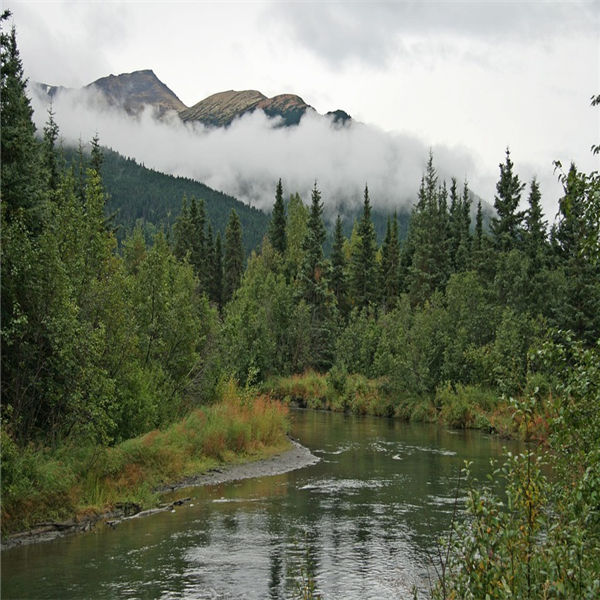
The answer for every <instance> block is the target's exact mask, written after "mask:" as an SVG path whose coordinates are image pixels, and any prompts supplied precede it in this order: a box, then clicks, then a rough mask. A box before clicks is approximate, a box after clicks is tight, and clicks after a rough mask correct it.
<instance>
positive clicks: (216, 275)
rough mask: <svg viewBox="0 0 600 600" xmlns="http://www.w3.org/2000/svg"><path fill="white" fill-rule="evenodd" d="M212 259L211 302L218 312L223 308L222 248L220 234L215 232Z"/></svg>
mask: <svg viewBox="0 0 600 600" xmlns="http://www.w3.org/2000/svg"><path fill="white" fill-rule="evenodd" d="M213 256H214V259H213V261H214V262H213V269H212V270H213V277H212V288H211V290H212V291H211V300H212V301H213V302H214V303H215V304H216V305H217V307H218V308H219V310H221V309H222V308H223V246H222V243H221V232H220V231H218V232H217V239H216V240H215V251H214V255H213Z"/></svg>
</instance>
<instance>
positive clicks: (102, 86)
mask: <svg viewBox="0 0 600 600" xmlns="http://www.w3.org/2000/svg"><path fill="white" fill-rule="evenodd" d="M86 88H87V89H94V90H98V91H100V92H101V93H102V95H103V96H104V97H105V98H106V100H107V101H108V103H109V104H112V105H117V106H122V107H123V108H124V109H125V110H126V111H127V112H128V113H129V114H137V113H139V112H140V111H141V110H142V109H143V107H144V106H146V105H148V104H149V105H151V106H154V107H156V108H157V109H158V112H159V115H163V114H164V113H165V112H167V111H169V110H174V111H175V112H180V111H182V110H185V108H186V106H185V104H184V103H183V102H182V101H181V100H180V99H179V98H178V97H177V96H176V95H175V93H174V92H173V91H172V90H170V89H169V88H168V87H167V86H166V85H165V84H164V83H163V82H162V81H161V80H160V79H159V78H158V77H157V76H156V74H155V73H154V71H153V70H152V69H143V70H140V71H133V72H132V73H121V74H120V75H112V74H111V75H108V76H107V77H101V78H100V79H97V80H96V81H94V82H92V83H90V84H89V85H87V86H86Z"/></svg>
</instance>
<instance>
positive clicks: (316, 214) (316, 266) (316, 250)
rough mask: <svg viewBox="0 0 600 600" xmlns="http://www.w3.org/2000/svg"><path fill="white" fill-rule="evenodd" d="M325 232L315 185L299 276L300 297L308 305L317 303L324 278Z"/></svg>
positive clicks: (319, 196) (321, 209) (318, 195)
mask: <svg viewBox="0 0 600 600" xmlns="http://www.w3.org/2000/svg"><path fill="white" fill-rule="evenodd" d="M326 236H327V232H326V231H325V225H324V224H323V203H322V202H321V192H319V190H318V188H317V183H316V182H315V185H314V187H313V191H312V199H311V205H310V213H309V215H308V222H307V227H306V235H305V236H304V242H303V243H302V249H303V250H304V261H303V264H302V270H301V274H300V281H299V283H300V288H301V289H302V297H303V298H304V299H305V300H306V301H307V302H308V303H310V304H315V303H317V302H318V298H317V296H318V293H319V291H318V290H319V288H320V283H321V280H322V278H323V276H324V261H323V243H324V242H325V238H326Z"/></svg>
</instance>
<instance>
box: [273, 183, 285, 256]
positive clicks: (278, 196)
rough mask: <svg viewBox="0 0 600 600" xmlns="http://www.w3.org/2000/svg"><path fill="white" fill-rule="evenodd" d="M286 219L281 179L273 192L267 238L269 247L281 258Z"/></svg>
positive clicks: (283, 249)
mask: <svg viewBox="0 0 600 600" xmlns="http://www.w3.org/2000/svg"><path fill="white" fill-rule="evenodd" d="M285 228H286V218H285V207H284V205H283V187H282V185H281V179H280V180H279V182H278V183H277V189H276V191H275V204H274V205H273V214H272V215H271V222H270V223H269V238H270V240H271V245H272V246H273V248H275V250H277V252H279V253H280V254H281V255H282V256H283V255H284V254H285V249H286V245H287V244H286V236H285Z"/></svg>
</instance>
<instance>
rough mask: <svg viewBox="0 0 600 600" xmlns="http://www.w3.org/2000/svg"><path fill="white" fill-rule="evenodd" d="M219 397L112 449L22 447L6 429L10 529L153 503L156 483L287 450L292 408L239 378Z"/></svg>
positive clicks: (6, 527)
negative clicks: (130, 504) (117, 506)
mask: <svg viewBox="0 0 600 600" xmlns="http://www.w3.org/2000/svg"><path fill="white" fill-rule="evenodd" d="M218 396H219V397H218V401H217V402H216V403H215V404H213V405H211V406H208V407H202V408H199V409H196V410H195V411H193V412H192V413H191V414H189V415H188V416H187V417H186V418H185V419H182V420H181V421H179V422H177V423H174V424H172V425H171V426H170V427H168V428H165V429H164V430H162V431H158V430H153V431H150V432H149V433H147V434H145V435H143V436H141V437H137V438H133V439H129V440H127V441H125V442H123V443H121V444H118V445H116V446H114V447H112V448H105V447H98V446H92V445H78V446H71V445H63V446H60V447H58V448H57V449H55V450H53V451H50V450H47V449H40V450H35V449H33V448H32V447H31V446H28V447H25V448H19V447H18V446H17V445H16V444H15V442H14V441H13V440H12V438H11V437H10V436H8V435H7V434H6V432H5V431H4V432H2V433H1V435H2V438H1V442H2V465H1V466H2V530H3V534H4V533H7V532H12V531H15V530H18V529H20V528H24V527H28V526H33V525H35V524H36V523H39V522H43V521H48V520H51V519H52V520H64V519H67V518H69V517H73V515H74V514H75V513H78V512H82V513H89V512H90V511H101V510H105V509H107V508H109V507H111V505H112V506H114V504H115V502H117V501H121V502H122V501H124V500H126V501H132V502H136V503H139V504H141V505H145V506H148V505H152V504H155V502H156V499H157V498H156V495H155V494H154V493H153V492H152V489H153V488H155V487H157V486H158V485H161V484H163V485H164V484H166V483H169V482H173V481H174V480H177V479H181V478H182V477H184V476H186V475H191V474H197V473H199V472H202V471H204V470H207V469H208V468H210V467H213V466H215V465H216V464H219V463H220V462H232V461H233V460H236V459H237V457H239V456H244V455H249V456H254V457H257V458H260V457H261V456H262V455H265V454H269V453H272V451H273V450H276V451H281V449H282V448H284V447H286V446H287V444H288V442H287V438H286V435H285V434H286V432H287V431H288V428H289V422H288V417H287V408H286V407H284V406H282V405H281V404H280V403H278V402H274V401H272V400H270V399H269V398H267V397H264V396H256V393H255V392H254V393H252V394H248V393H246V392H245V391H244V390H240V389H239V388H238V387H237V386H236V384H235V383H234V382H232V381H231V380H229V381H225V382H223V384H222V385H221V386H220V389H219V394H218Z"/></svg>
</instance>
